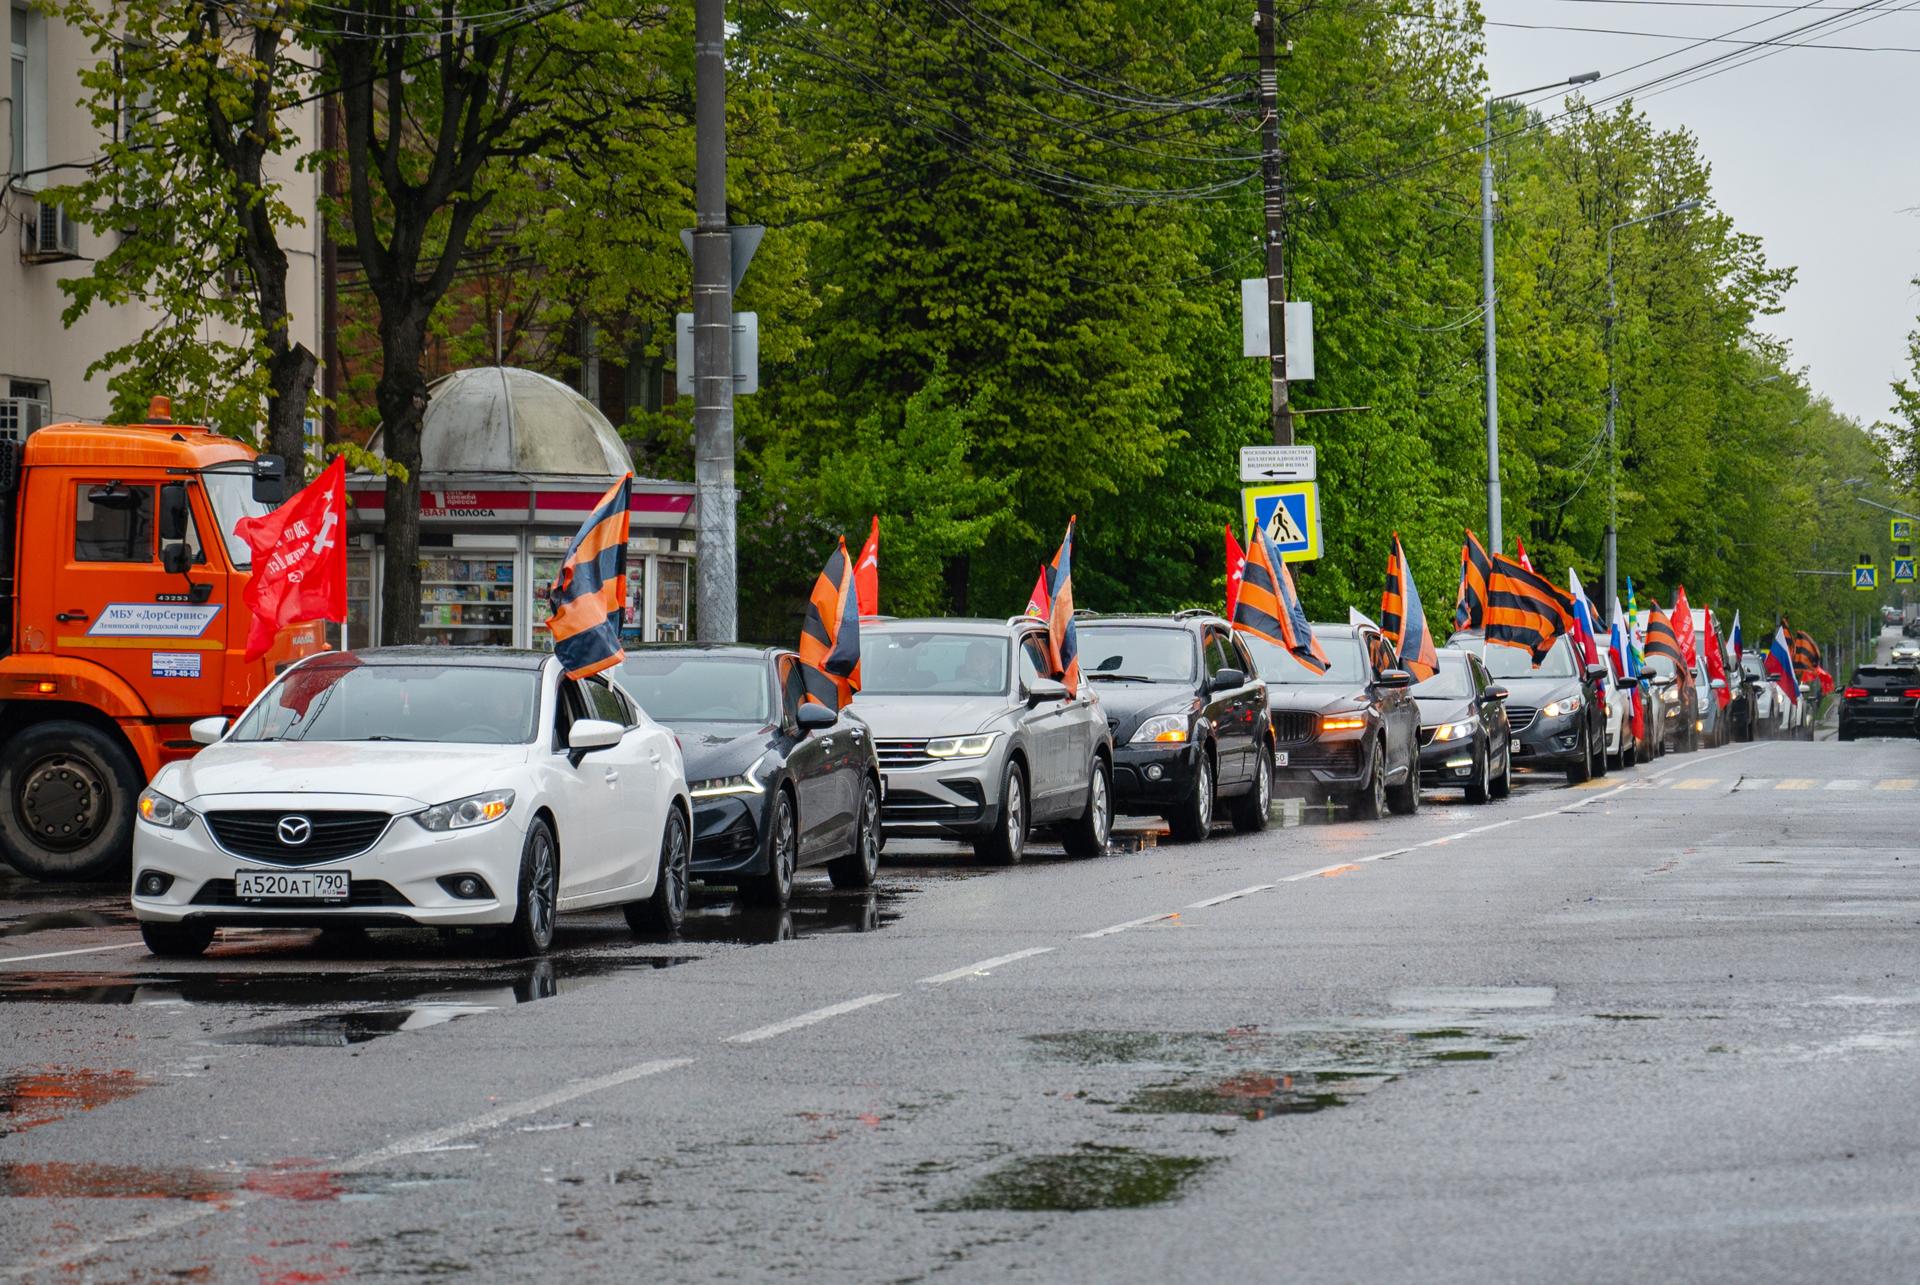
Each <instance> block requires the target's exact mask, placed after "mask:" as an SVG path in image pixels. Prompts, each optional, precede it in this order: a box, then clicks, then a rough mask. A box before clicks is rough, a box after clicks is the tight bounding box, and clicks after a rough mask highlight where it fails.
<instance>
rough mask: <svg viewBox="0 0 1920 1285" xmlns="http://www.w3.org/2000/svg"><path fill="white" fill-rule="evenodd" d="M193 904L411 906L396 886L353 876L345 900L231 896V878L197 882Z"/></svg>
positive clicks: (301, 906) (292, 906)
mask: <svg viewBox="0 0 1920 1285" xmlns="http://www.w3.org/2000/svg"><path fill="white" fill-rule="evenodd" d="M193 904H194V905H196V906H235V907H242V908H245V909H249V910H253V909H259V908H262V907H264V908H266V909H269V910H279V909H281V908H283V907H284V908H286V909H290V910H291V909H300V908H309V909H310V908H312V907H314V906H326V907H328V908H330V909H341V908H352V907H355V906H362V907H365V906H411V905H412V904H413V903H412V902H411V901H408V900H407V899H406V897H404V896H403V895H401V892H400V890H399V889H398V888H395V887H394V886H393V885H392V884H390V883H383V882H381V881H380V880H378V879H355V880H353V881H352V882H351V883H349V884H348V885H347V899H346V900H345V901H323V900H321V899H320V898H318V897H299V898H289V897H273V898H270V899H263V898H258V897H256V898H251V899H242V898H240V897H236V896H234V893H233V880H231V879H209V880H207V881H206V882H205V883H203V884H201V885H200V891H199V892H196V893H194V894H193Z"/></svg>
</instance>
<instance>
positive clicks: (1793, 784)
mask: <svg viewBox="0 0 1920 1285" xmlns="http://www.w3.org/2000/svg"><path fill="white" fill-rule="evenodd" d="M1773 788H1774V789H1776V790H1811V789H1812V788H1813V778H1812V777H1809V776H1789V777H1783V778H1782V779H1781V781H1780V784H1778V785H1776V786H1774V787H1773Z"/></svg>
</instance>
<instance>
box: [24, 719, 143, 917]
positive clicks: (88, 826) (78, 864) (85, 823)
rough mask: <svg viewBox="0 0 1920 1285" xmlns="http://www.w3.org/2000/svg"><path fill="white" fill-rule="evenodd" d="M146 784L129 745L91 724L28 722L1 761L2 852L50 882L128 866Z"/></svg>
mask: <svg viewBox="0 0 1920 1285" xmlns="http://www.w3.org/2000/svg"><path fill="white" fill-rule="evenodd" d="M145 784H146V774H145V773H144V772H142V771H141V770H140V765H139V764H138V763H137V762H135V761H134V758H133V755H132V754H131V753H130V752H129V751H128V750H127V748H126V746H125V745H123V744H122V743H121V742H120V741H119V740H117V739H116V738H115V737H113V736H112V735H110V734H109V733H107V732H104V731H102V730H100V729H99V728H97V727H95V726H93V725H92V724H90V723H82V722H79V721H78V720H76V719H69V718H56V719H50V720H49V721H47V722H45V723H38V724H35V725H34V726H32V727H29V728H28V729H27V730H26V731H24V732H21V733H20V734H19V735H18V736H16V737H14V738H13V740H12V741H11V742H10V743H9V744H8V746H7V754H6V761H5V763H4V765H0V857H5V858H6V860H7V863H8V864H9V865H11V866H12V867H13V868H14V869H15V870H18V871H19V872H20V873H21V874H24V875H28V876H30V877H31V878H34V879H44V880H49V881H75V880H85V879H105V878H109V877H111V876H113V875H115V874H119V873H122V872H124V871H125V870H126V869H127V868H128V865H129V861H130V858H131V856H132V853H133V813H134V805H135V803H136V801H137V800H138V799H139V797H140V789H141V787H142V786H143V785H145ZM43 791H45V792H46V793H45V794H43V793H42V792H43ZM48 796H51V798H52V802H51V803H50V804H49V803H46V802H43V800H45V799H46V798H47V797H48ZM36 804H39V806H36ZM42 808H44V809H45V811H44V812H43V811H42V810H41V809H42ZM43 836H44V837H43Z"/></svg>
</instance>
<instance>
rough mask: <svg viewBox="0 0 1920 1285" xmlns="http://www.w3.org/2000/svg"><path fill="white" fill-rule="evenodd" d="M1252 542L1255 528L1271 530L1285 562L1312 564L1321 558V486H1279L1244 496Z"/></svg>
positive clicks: (1252, 490) (1253, 489)
mask: <svg viewBox="0 0 1920 1285" xmlns="http://www.w3.org/2000/svg"><path fill="white" fill-rule="evenodd" d="M1240 499H1241V505H1242V508H1243V517H1244V519H1245V521H1246V526H1247V532H1248V537H1249V541H1251V538H1252V532H1253V529H1254V527H1256V526H1262V527H1265V528H1266V529H1267V535H1268V537H1269V538H1271V539H1272V540H1273V547H1274V548H1275V549H1277V550H1279V553H1280V558H1281V560H1282V561H1284V562H1308V561H1311V560H1313V559H1314V558H1317V557H1319V556H1320V484H1319V483H1318V482H1278V483H1275V484H1274V485H1272V486H1250V487H1248V488H1246V489H1245V490H1244V491H1242V492H1240Z"/></svg>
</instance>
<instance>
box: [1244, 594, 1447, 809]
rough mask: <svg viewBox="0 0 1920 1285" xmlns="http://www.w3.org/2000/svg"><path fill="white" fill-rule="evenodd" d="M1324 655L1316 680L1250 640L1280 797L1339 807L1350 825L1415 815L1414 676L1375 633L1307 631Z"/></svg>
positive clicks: (1346, 628) (1354, 628)
mask: <svg viewBox="0 0 1920 1285" xmlns="http://www.w3.org/2000/svg"><path fill="white" fill-rule="evenodd" d="M1313 636H1314V638H1315V639H1316V640H1317V641H1318V642H1319V644H1320V649H1321V650H1322V651H1324V652H1325V653H1326V656H1327V661H1328V665H1327V672H1326V673H1324V674H1315V673H1314V672H1313V671H1312V670H1310V669H1308V668H1307V667H1306V666H1305V665H1302V664H1301V663H1300V662H1299V661H1297V660H1295V659H1294V658H1293V657H1292V656H1290V655H1288V654H1287V653H1286V652H1284V651H1282V650H1281V649H1280V648H1278V647H1276V646H1275V645H1273V644H1272V643H1270V642H1266V641H1264V640H1263V639H1259V638H1249V639H1248V640H1247V641H1248V646H1249V647H1250V648H1251V650H1252V651H1253V657H1254V661H1255V663H1256V664H1258V665H1259V667H1260V676H1261V677H1262V678H1265V679H1266V680H1267V699H1268V704H1269V705H1270V707H1271V711H1272V713H1271V719H1272V723H1273V746H1274V749H1273V773H1274V779H1275V780H1276V782H1277V783H1278V785H1279V787H1280V788H1281V789H1282V790H1286V791H1288V792H1290V793H1295V794H1305V795H1306V796H1307V797H1308V798H1309V799H1314V800H1318V799H1321V798H1328V799H1333V800H1336V801H1339V802H1343V803H1345V804H1346V805H1347V807H1348V809H1349V810H1350V811H1351V813H1352V815H1353V817H1354V819H1355V820H1360V821H1375V820H1378V819H1379V818H1380V815H1381V813H1383V812H1385V811H1386V810H1388V809H1389V808H1391V809H1392V810H1393V811H1395V812H1399V813H1411V812H1417V811H1418V810H1419V808H1420V707H1419V705H1417V704H1416V703H1415V702H1414V699H1413V675H1412V674H1410V673H1408V672H1407V671H1406V670H1404V669H1402V668H1400V660H1399V657H1397V656H1395V655H1394V654H1393V644H1392V643H1391V642H1389V641H1388V640H1387V639H1386V637H1385V636H1383V635H1382V634H1381V632H1380V630H1379V629H1378V628H1376V627H1375V626H1373V625H1314V626H1313Z"/></svg>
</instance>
